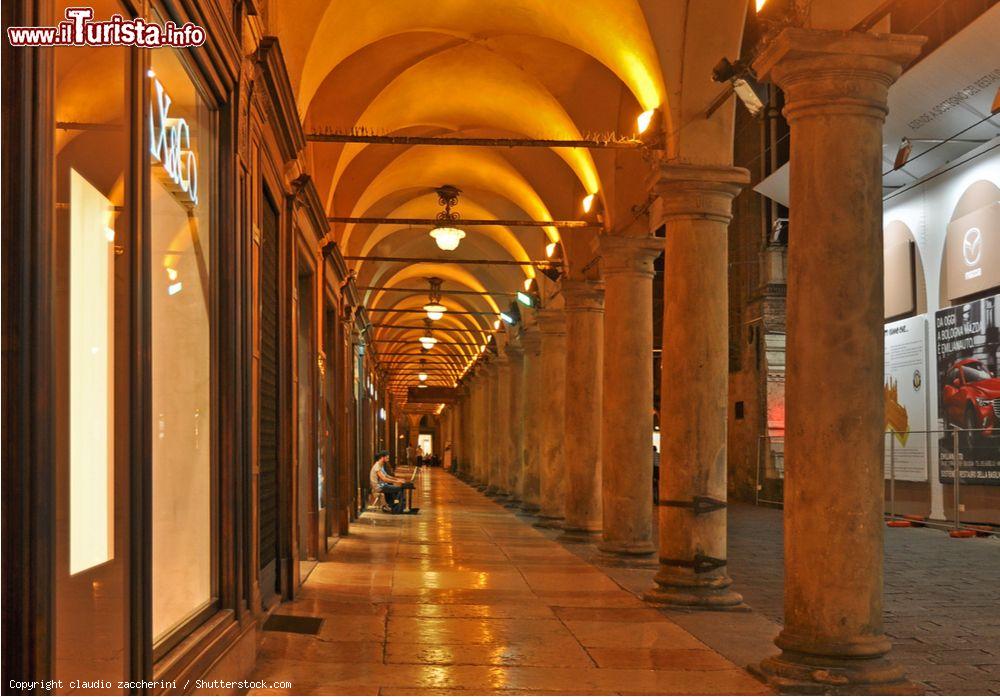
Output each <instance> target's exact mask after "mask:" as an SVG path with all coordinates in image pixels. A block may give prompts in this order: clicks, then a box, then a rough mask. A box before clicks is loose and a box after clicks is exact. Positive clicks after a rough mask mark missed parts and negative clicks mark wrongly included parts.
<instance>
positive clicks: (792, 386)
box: [755, 28, 923, 692]
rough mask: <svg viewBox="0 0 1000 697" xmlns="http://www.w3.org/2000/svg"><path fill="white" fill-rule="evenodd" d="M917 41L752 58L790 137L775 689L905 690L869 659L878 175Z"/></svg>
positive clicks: (874, 647) (824, 34) (829, 38)
mask: <svg viewBox="0 0 1000 697" xmlns="http://www.w3.org/2000/svg"><path fill="white" fill-rule="evenodd" d="M922 43H923V39H922V38H918V37H906V36H895V35H886V34H881V35H873V34H860V33H847V32H833V31H821V30H812V29H800V28H794V29H786V30H784V31H783V32H782V33H781V34H780V35H779V36H778V37H776V38H775V39H774V40H773V41H772V42H771V44H770V45H769V46H768V47H767V48H766V49H765V51H764V52H763V53H762V54H761V55H760V56H759V57H758V58H757V61H756V63H755V65H756V67H757V70H758V72H759V74H762V75H766V76H767V77H768V78H769V79H770V80H772V81H774V82H775V83H777V84H778V85H779V86H780V87H781V88H782V89H783V90H784V92H785V111H784V113H785V116H786V117H787V119H788V123H789V127H790V129H791V159H790V167H791V169H790V172H791V187H790V195H791V203H790V206H789V210H790V214H791V220H790V225H789V229H790V230H792V231H793V232H792V234H791V235H790V239H789V249H788V339H787V354H788V365H787V371H786V382H785V405H786V424H785V463H786V469H785V508H784V517H785V613H784V616H785V626H784V629H783V630H782V632H781V634H780V635H779V636H778V638H777V639H776V641H775V643H776V644H777V645H778V647H779V648H781V649H782V654H781V656H779V657H777V658H775V659H768V660H767V661H765V662H764V664H763V666H762V667H763V669H764V671H765V673H766V674H768V675H769V677H770V678H771V680H772V682H773V683H775V684H777V685H779V686H782V687H786V686H788V685H793V686H796V687H802V686H809V687H810V688H812V687H814V686H815V685H817V684H825V685H831V684H832V685H837V686H838V687H840V689H846V690H847V691H851V690H858V691H860V692H865V691H877V692H894V691H898V690H906V689H908V683H906V682H905V681H904V679H903V676H902V673H901V671H899V670H898V669H897V668H896V667H895V666H893V665H892V664H891V663H889V662H888V661H887V660H885V659H883V658H882V656H883V655H884V654H885V653H886V652H887V651H888V650H889V648H890V643H889V641H888V639H886V637H885V635H884V634H883V631H882V554H883V544H882V530H883V521H882V515H883V496H884V492H883V477H884V469H883V447H884V446H883V436H882V430H883V424H884V404H883V399H884V397H883V366H882V363H883V341H884V338H883V321H884V320H883V286H882V277H883V268H882V264H883V260H882V173H881V170H882V157H883V152H882V125H883V121H884V118H885V114H886V111H887V98H888V89H889V86H890V85H891V84H892V82H893V81H894V80H895V79H896V78H897V77H898V76H899V74H900V72H901V70H902V66H903V65H905V64H906V63H908V62H909V61H911V60H912V59H913V58H915V57H916V56H917V55H918V53H919V49H920V46H921V44H922ZM819 173H822V176H819ZM796 231H797V232H796ZM859 659H860V660H859ZM848 686H849V687H848Z"/></svg>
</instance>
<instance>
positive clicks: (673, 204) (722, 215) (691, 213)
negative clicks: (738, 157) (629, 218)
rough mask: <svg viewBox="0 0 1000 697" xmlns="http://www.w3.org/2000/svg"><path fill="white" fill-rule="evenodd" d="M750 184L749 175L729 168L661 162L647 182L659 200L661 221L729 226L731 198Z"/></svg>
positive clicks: (737, 168)
mask: <svg viewBox="0 0 1000 697" xmlns="http://www.w3.org/2000/svg"><path fill="white" fill-rule="evenodd" d="M749 183H750V172H749V171H748V170H746V169H744V168H743V167H731V166H729V165H690V164H679V163H669V162H667V163H662V164H659V165H657V166H656V170H655V171H654V172H653V175H652V177H650V179H649V188H650V190H651V191H652V192H653V193H654V194H656V195H657V196H658V197H659V199H660V210H659V215H660V219H659V220H660V222H671V221H674V220H711V221H715V222H720V223H724V224H726V225H728V224H729V221H730V219H732V217H733V213H732V209H733V205H732V204H733V199H734V198H736V195H737V194H738V193H739V192H740V191H741V190H742V189H743V187H744V186H745V185H746V184H749Z"/></svg>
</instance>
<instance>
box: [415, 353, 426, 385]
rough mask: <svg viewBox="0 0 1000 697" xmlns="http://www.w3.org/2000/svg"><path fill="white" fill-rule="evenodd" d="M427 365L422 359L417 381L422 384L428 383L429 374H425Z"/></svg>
mask: <svg viewBox="0 0 1000 697" xmlns="http://www.w3.org/2000/svg"><path fill="white" fill-rule="evenodd" d="M426 364H427V361H425V360H424V359H423V358H421V359H420V373H419V374H418V375H417V379H418V380H420V382H426V381H427V373H426V372H425V371H426V370H427V365H426Z"/></svg>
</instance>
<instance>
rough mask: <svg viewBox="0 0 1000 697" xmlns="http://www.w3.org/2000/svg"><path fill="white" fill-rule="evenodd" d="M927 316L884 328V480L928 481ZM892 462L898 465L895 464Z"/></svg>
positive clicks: (900, 321)
mask: <svg viewBox="0 0 1000 697" xmlns="http://www.w3.org/2000/svg"><path fill="white" fill-rule="evenodd" d="M926 377H927V316H926V315H918V316H916V317H910V318H907V319H902V320H899V321H898V322H890V323H889V324H886V325H885V382H884V394H885V431H886V436H885V477H886V479H888V478H889V477H890V474H891V473H892V471H893V469H894V471H895V477H896V479H897V480H900V481H908V482H926V481H927V463H928V460H927V454H928V451H927V434H926V431H927V388H926V384H925V383H926V382H927V380H926ZM893 462H894V463H895V464H894V465H893Z"/></svg>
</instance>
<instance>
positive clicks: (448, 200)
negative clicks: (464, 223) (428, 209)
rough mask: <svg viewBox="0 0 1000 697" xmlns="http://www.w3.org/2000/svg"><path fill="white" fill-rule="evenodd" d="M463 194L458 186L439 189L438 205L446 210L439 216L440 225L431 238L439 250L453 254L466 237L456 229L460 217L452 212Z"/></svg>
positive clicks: (446, 186) (432, 231) (435, 228)
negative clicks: (452, 208)
mask: <svg viewBox="0 0 1000 697" xmlns="http://www.w3.org/2000/svg"><path fill="white" fill-rule="evenodd" d="M460 193H462V191H461V189H459V188H458V187H456V186H451V185H449V184H446V185H445V186H442V187H440V188H438V189H437V195H438V204H440V205H442V206H444V210H443V211H441V212H440V213H438V214H437V219H438V224H437V225H436V226H434V229H433V230H431V237H433V238H434V241H435V242H436V243H437V246H438V248H439V249H443V250H444V251H446V252H451V251H453V250H455V249H458V244H459V242H461V241H462V238H464V237H465V233H464V232H463V231H462V230H459V229H458V228H457V227H455V224H456V223H457V222H458V218H459V215H458V213H455V212H453V211H452V210H451V207H452V206H455V205H458V195H459V194H460Z"/></svg>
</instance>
